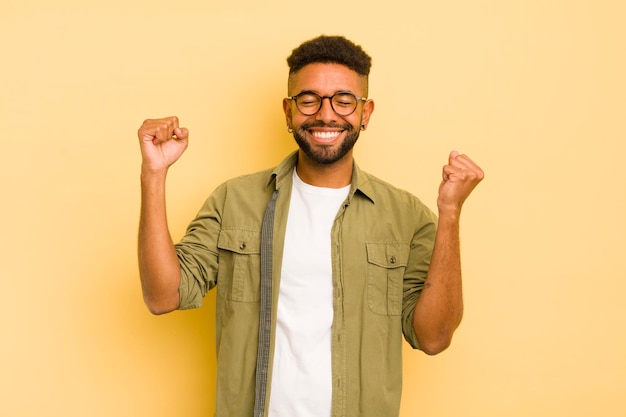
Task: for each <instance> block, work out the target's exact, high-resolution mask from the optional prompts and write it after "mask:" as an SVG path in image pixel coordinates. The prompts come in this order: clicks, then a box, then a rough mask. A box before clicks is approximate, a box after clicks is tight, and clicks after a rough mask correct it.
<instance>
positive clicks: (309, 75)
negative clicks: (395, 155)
mask: <svg viewBox="0 0 626 417" xmlns="http://www.w3.org/2000/svg"><path fill="white" fill-rule="evenodd" d="M303 91H310V92H314V93H316V94H318V95H320V96H332V95H333V94H335V93H337V92H339V91H343V92H346V91H347V92H351V93H353V94H354V95H356V96H358V97H365V96H367V79H366V77H363V76H360V75H359V74H357V73H356V72H355V71H353V70H351V69H349V68H348V67H346V66H344V65H340V64H324V63H315V64H309V65H307V66H305V67H303V68H302V69H301V70H300V71H298V72H296V73H295V74H292V75H291V76H290V78H289V91H288V94H289V96H290V97H291V96H295V95H297V94H299V93H301V92H303ZM283 109H284V111H285V117H286V121H287V126H289V127H291V128H292V129H293V131H294V132H293V136H294V138H295V140H296V142H297V143H298V146H299V147H300V149H301V150H302V152H303V153H304V156H305V157H307V158H308V159H310V160H311V161H313V162H315V163H318V164H324V165H328V164H333V163H335V162H338V161H340V160H342V159H344V158H352V148H353V146H354V144H355V143H356V141H357V139H358V138H359V133H360V131H361V125H365V126H367V123H369V118H370V115H371V113H372V111H373V110H374V102H373V101H371V100H367V101H365V100H362V101H360V102H359V103H358V104H357V107H356V110H355V111H354V112H353V113H352V114H350V115H348V116H340V115H338V114H337V113H335V111H334V110H333V108H332V106H331V104H330V100H328V99H323V100H322V107H321V108H320V110H319V111H318V112H317V113H315V114H314V115H312V116H306V115H304V114H302V113H301V112H300V111H299V110H298V108H297V107H296V104H295V102H294V100H289V99H285V100H284V101H283Z"/></svg>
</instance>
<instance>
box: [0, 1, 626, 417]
mask: <svg viewBox="0 0 626 417" xmlns="http://www.w3.org/2000/svg"><path fill="white" fill-rule="evenodd" d="M625 18H626V7H625V6H624V3H623V2H622V1H617V0H616V1H602V0H599V1H591V0H590V1H580V0H574V1H568V2H566V1H539V0H536V1H535V0H531V1H521V0H520V1H501V0H477V1H461V0H457V1H441V2H433V1H399V0H389V1H379V0H376V1H369V2H367V1H366V2H363V1H359V2H356V1H345V2H339V1H328V0H321V1H317V2H294V1H286V0H276V1H272V0H270V1H266V2H258V1H252V0H248V1H243V2H241V1H233V2H228V1H223V2H219V3H218V2H214V1H207V2H202V1H199V0H180V1H177V2H170V1H164V0H141V1H133V0H126V1H122V0H109V1H106V2H95V3H94V2H85V1H82V0H81V1H78V0H74V1H73V0H61V1H55V2H47V1H23V0H3V1H2V4H1V5H0V54H1V55H0V56H1V57H2V64H1V65H0V83H1V85H0V87H1V88H0V128H1V135H0V137H1V139H0V141H1V145H0V150H1V154H0V158H1V162H0V190H1V204H0V210H1V215H0V256H1V257H2V258H1V262H0V277H1V284H2V287H1V288H2V302H0V326H1V327H0V332H1V337H2V341H1V342H0V384H1V387H0V393H1V394H0V395H1V397H2V398H1V399H0V415H2V416H7V417H9V416H11V417H13V416H20V417H21V416H52V415H63V416H68V417H79V416H80V417H84V416H91V417H99V416H107V417H108V416H118V417H122V416H124V417H125V416H128V417H131V416H132V417H136V416H153V417H161V416H162V417H169V416H185V417H187V416H191V417H194V416H198V417H200V416H210V415H212V412H213V402H214V393H213V391H214V375H215V374H214V365H215V348H214V331H215V329H214V324H213V319H212V308H213V306H214V298H213V297H214V294H211V295H209V296H208V297H207V303H206V306H205V308H203V309H200V310H197V311H192V312H176V313H173V314H170V315H167V316H161V317H154V316H151V315H150V314H149V313H148V311H147V309H146V308H145V307H144V305H143V302H142V298H141V293H140V288H139V279H138V275H137V266H136V256H135V254H136V230H137V221H138V212H139V205H138V204H139V164H140V153H139V148H138V145H137V139H136V131H137V128H138V127H139V125H140V124H141V122H142V121H143V120H144V119H145V118H152V117H161V116H168V115H174V114H175V115H178V116H179V117H180V119H181V121H182V124H183V125H185V126H187V127H188V128H189V129H190V131H191V142H190V147H189V149H188V151H187V153H186V154H185V155H184V156H183V157H182V159H181V160H180V161H179V162H178V163H177V164H176V165H175V167H174V168H173V169H172V170H171V172H170V177H169V182H168V203H169V206H168V208H169V218H170V227H171V230H172V234H173V236H174V238H175V239H178V238H179V237H180V236H181V234H182V233H183V232H184V229H185V226H186V225H187V223H188V221H189V220H191V218H192V217H193V215H194V214H195V213H196V211H197V210H198V208H199V206H200V204H201V203H202V202H203V200H204V199H205V197H206V196H207V195H208V193H209V192H210V191H211V190H212V189H213V188H214V187H215V186H216V185H217V184H218V183H220V182H221V181H223V180H225V179H227V178H230V177H232V176H235V175H238V174H242V173H247V172H251V171H255V170H258V169H261V168H265V167H268V166H271V165H274V164H275V163H277V162H278V161H280V160H281V159H282V157H283V156H284V155H285V154H286V153H287V152H289V151H290V150H292V149H294V148H295V145H294V143H293V139H292V138H290V137H289V135H288V134H287V132H286V129H285V122H284V119H283V115H282V110H281V99H282V97H283V96H284V95H285V94H286V74H287V66H286V63H285V58H286V56H287V55H288V54H289V53H290V51H291V49H292V48H294V47H295V46H297V45H298V44H299V43H300V42H302V41H304V40H306V39H309V38H311V37H314V36H317V35H319V34H321V33H326V34H344V35H346V36H348V37H349V38H351V39H353V40H354V41H356V42H357V43H360V44H362V45H363V46H364V48H365V49H366V50H367V51H368V52H369V53H370V54H371V55H372V56H373V58H374V65H373V69H372V73H371V76H370V97H371V98H373V99H374V100H375V101H376V106H377V107H376V111H375V112H374V115H373V118H372V120H371V123H370V126H369V129H368V130H367V132H365V133H364V134H362V135H361V140H360V141H359V143H358V144H357V151H356V156H357V160H358V162H359V164H360V165H361V167H362V168H364V169H366V170H367V171H369V172H371V173H373V174H375V175H377V176H380V177H382V178H384V179H387V180H389V181H390V182H392V183H395V184H397V185H398V186H400V187H402V188H405V189H408V190H410V191H412V192H413V193H415V194H417V195H419V196H420V197H421V198H422V199H423V200H424V202H426V203H427V204H428V205H430V206H431V207H433V208H434V207H435V198H436V191H437V186H438V182H439V178H440V169H441V166H442V165H443V164H444V163H445V161H446V157H447V154H448V152H449V151H450V150H451V149H458V150H460V151H462V152H465V153H467V154H469V155H470V156H471V157H472V158H473V159H475V160H476V161H477V162H478V163H480V164H481V166H482V167H483V168H484V170H485V172H486V174H487V176H486V179H485V180H484V181H483V183H482V184H481V185H480V186H479V187H478V188H477V189H476V191H475V193H474V194H473V195H472V196H471V198H470V200H468V202H467V204H466V207H465V211H464V217H463V221H462V244H463V264H464V280H465V300H466V313H465V318H464V321H463V323H462V325H461V327H460V329H459V331H458V332H457V334H456V336H455V339H454V341H453V345H452V347H451V348H450V349H449V350H448V351H446V352H444V353H443V354H441V355H439V356H436V357H427V356H425V355H423V354H421V353H419V352H413V351H410V350H409V349H408V348H407V349H406V350H405V352H404V356H405V365H404V375H405V384H404V391H403V404H402V416H403V417H408V416H422V417H448V416H450V417H453V416H454V417H456V416H458V417H473V416H476V417H484V416H507V417H511V416H512V417H516V416H550V417H552V416H568V417H578V416H580V417H583V416H585V417H586V416H592V415H593V416H603V417H611V416H615V417H618V416H624V415H626V400H625V396H626V331H625V329H626V308H625V304H626V301H625V300H624V292H626V253H625V252H626V251H625V249H626V238H625V236H626V220H625V214H626V173H625V169H624V157H625V155H624V154H625V151H626V117H625V115H626V99H625V97H626V82H625V80H626V77H625V74H626V60H625V58H624V56H625V51H626V45H625V43H626V42H625V40H626V26H625V25H624V20H625Z"/></svg>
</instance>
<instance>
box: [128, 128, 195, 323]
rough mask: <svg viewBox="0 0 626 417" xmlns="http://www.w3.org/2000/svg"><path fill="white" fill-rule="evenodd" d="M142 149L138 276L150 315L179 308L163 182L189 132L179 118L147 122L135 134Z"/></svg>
mask: <svg viewBox="0 0 626 417" xmlns="http://www.w3.org/2000/svg"><path fill="white" fill-rule="evenodd" d="M138 136H139V144H140V147H141V156H142V164H141V214H140V220H139V242H138V257H139V273H140V277H141V288H142V291H143V298H144V301H145V303H146V305H147V306H148V309H149V310H150V311H151V312H152V313H153V314H163V313H168V312H170V311H173V310H175V309H177V308H178V306H179V297H178V285H179V283H180V269H179V265H178V259H177V257H176V252H175V250H174V245H173V242H172V238H171V236H170V232H169V228H168V225H167V213H166V205H165V180H166V176H167V171H168V169H169V167H170V166H171V165H172V164H173V163H174V162H176V161H177V160H178V158H179V157H180V156H181V155H182V153H183V152H184V151H185V149H186V148H187V143H188V137H189V131H188V130H187V129H185V128H180V127H179V126H178V118H176V117H168V118H164V119H154V120H152V119H150V120H146V121H145V122H143V124H142V125H141V127H140V128H139V131H138Z"/></svg>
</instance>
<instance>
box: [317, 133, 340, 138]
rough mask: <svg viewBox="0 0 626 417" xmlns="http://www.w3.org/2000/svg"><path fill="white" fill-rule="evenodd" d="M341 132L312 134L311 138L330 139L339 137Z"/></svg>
mask: <svg viewBox="0 0 626 417" xmlns="http://www.w3.org/2000/svg"><path fill="white" fill-rule="evenodd" d="M340 133H341V132H313V136H315V137H316V138H319V139H332V138H336V137H337V136H339V134H340Z"/></svg>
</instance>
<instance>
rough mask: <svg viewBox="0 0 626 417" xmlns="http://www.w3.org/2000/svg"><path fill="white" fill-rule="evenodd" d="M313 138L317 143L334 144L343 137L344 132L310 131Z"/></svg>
mask: <svg viewBox="0 0 626 417" xmlns="http://www.w3.org/2000/svg"><path fill="white" fill-rule="evenodd" d="M308 132H309V134H310V135H311V136H313V138H314V139H315V140H316V141H317V142H322V143H328V142H332V141H334V140H335V139H337V138H338V137H339V135H341V133H342V132H343V130H333V131H320V130H309V131H308Z"/></svg>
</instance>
